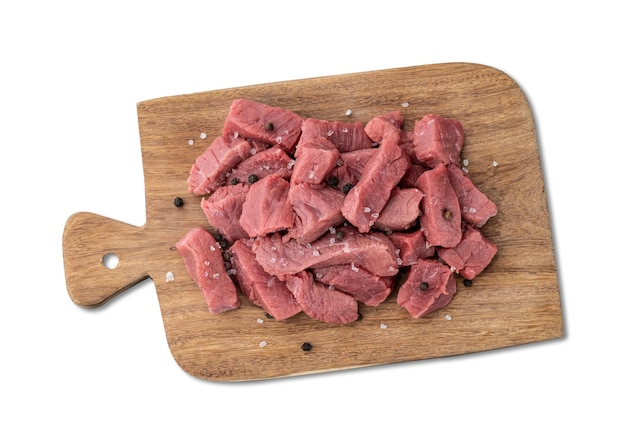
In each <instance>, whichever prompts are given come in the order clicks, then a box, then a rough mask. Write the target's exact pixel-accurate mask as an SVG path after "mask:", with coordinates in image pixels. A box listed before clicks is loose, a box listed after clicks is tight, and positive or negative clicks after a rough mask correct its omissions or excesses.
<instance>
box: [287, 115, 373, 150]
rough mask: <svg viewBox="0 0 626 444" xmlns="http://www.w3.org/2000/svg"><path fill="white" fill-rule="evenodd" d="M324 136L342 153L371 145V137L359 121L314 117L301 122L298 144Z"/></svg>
mask: <svg viewBox="0 0 626 444" xmlns="http://www.w3.org/2000/svg"><path fill="white" fill-rule="evenodd" d="M318 137H324V138H326V139H328V140H329V141H331V142H332V144H333V145H335V147H336V148H337V149H338V150H339V152H341V153H343V152H346V151H354V150H360V149H363V148H371V147H372V143H373V142H372V139H370V138H369V137H367V134H366V133H365V126H364V125H363V124H362V123H361V122H354V123H349V122H347V123H346V122H338V121H332V122H330V121H327V120H321V119H315V118H312V117H310V118H308V119H305V120H304V122H303V123H302V134H301V136H300V141H299V142H298V144H302V143H306V142H308V141H309V140H311V139H316V138H318Z"/></svg>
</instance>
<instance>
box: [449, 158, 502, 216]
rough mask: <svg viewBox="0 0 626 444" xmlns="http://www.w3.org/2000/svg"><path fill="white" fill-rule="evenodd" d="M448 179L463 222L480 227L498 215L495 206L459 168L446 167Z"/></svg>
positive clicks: (453, 166)
mask: <svg viewBox="0 0 626 444" xmlns="http://www.w3.org/2000/svg"><path fill="white" fill-rule="evenodd" d="M448 177H449V178H450V183H451V184H452V188H454V191H455V192H456V195H457V198H458V199H459V205H460V207H461V217H462V218H463V220H465V221H466V222H469V223H470V224H472V225H474V226H476V227H482V226H483V225H485V224H486V223H487V221H488V220H489V219H490V218H491V217H493V216H495V215H496V214H497V213H498V209H497V208H496V204H494V203H493V202H492V201H491V200H490V199H489V198H488V197H487V196H485V195H484V194H483V193H482V191H480V190H479V189H478V188H477V187H476V185H474V182H472V179H470V177H469V175H468V174H467V173H465V172H464V171H463V170H462V169H461V167H459V166H458V165H453V164H450V165H448Z"/></svg>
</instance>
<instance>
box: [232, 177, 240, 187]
mask: <svg viewBox="0 0 626 444" xmlns="http://www.w3.org/2000/svg"><path fill="white" fill-rule="evenodd" d="M238 183H239V179H237V178H236V177H233V178H232V179H230V184H231V185H237V184H238Z"/></svg>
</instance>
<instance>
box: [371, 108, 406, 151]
mask: <svg viewBox="0 0 626 444" xmlns="http://www.w3.org/2000/svg"><path fill="white" fill-rule="evenodd" d="M403 123H404V118H403V117H402V114H401V113H400V111H391V112H389V113H387V114H383V115H380V116H376V117H374V118H373V119H371V120H370V121H369V122H367V124H366V125H365V133H366V134H367V135H368V137H369V138H370V139H372V140H373V141H374V142H376V143H379V144H380V143H382V141H383V139H385V140H387V141H391V142H393V143H397V144H400V141H401V139H402V134H401V133H402V124H403Z"/></svg>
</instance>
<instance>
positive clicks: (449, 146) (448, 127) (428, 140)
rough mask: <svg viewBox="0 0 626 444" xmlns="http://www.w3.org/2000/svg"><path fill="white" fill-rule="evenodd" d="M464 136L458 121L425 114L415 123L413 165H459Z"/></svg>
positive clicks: (411, 153) (411, 152) (412, 152)
mask: <svg viewBox="0 0 626 444" xmlns="http://www.w3.org/2000/svg"><path fill="white" fill-rule="evenodd" d="M464 140H465V136H464V134H463V127H462V125H461V123H460V122H459V121H458V120H454V119H446V118H444V117H441V116H437V115H435V114H426V115H425V116H424V117H422V119H421V120H418V121H416V122H415V129H414V131H413V145H414V147H413V150H409V151H410V154H409V155H410V157H411V160H412V161H414V163H420V162H421V163H424V164H426V165H428V166H429V167H431V168H434V167H435V166H436V165H437V164H438V163H443V164H444V165H447V164H449V163H455V164H459V163H460V161H461V149H462V148H463V143H464Z"/></svg>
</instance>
